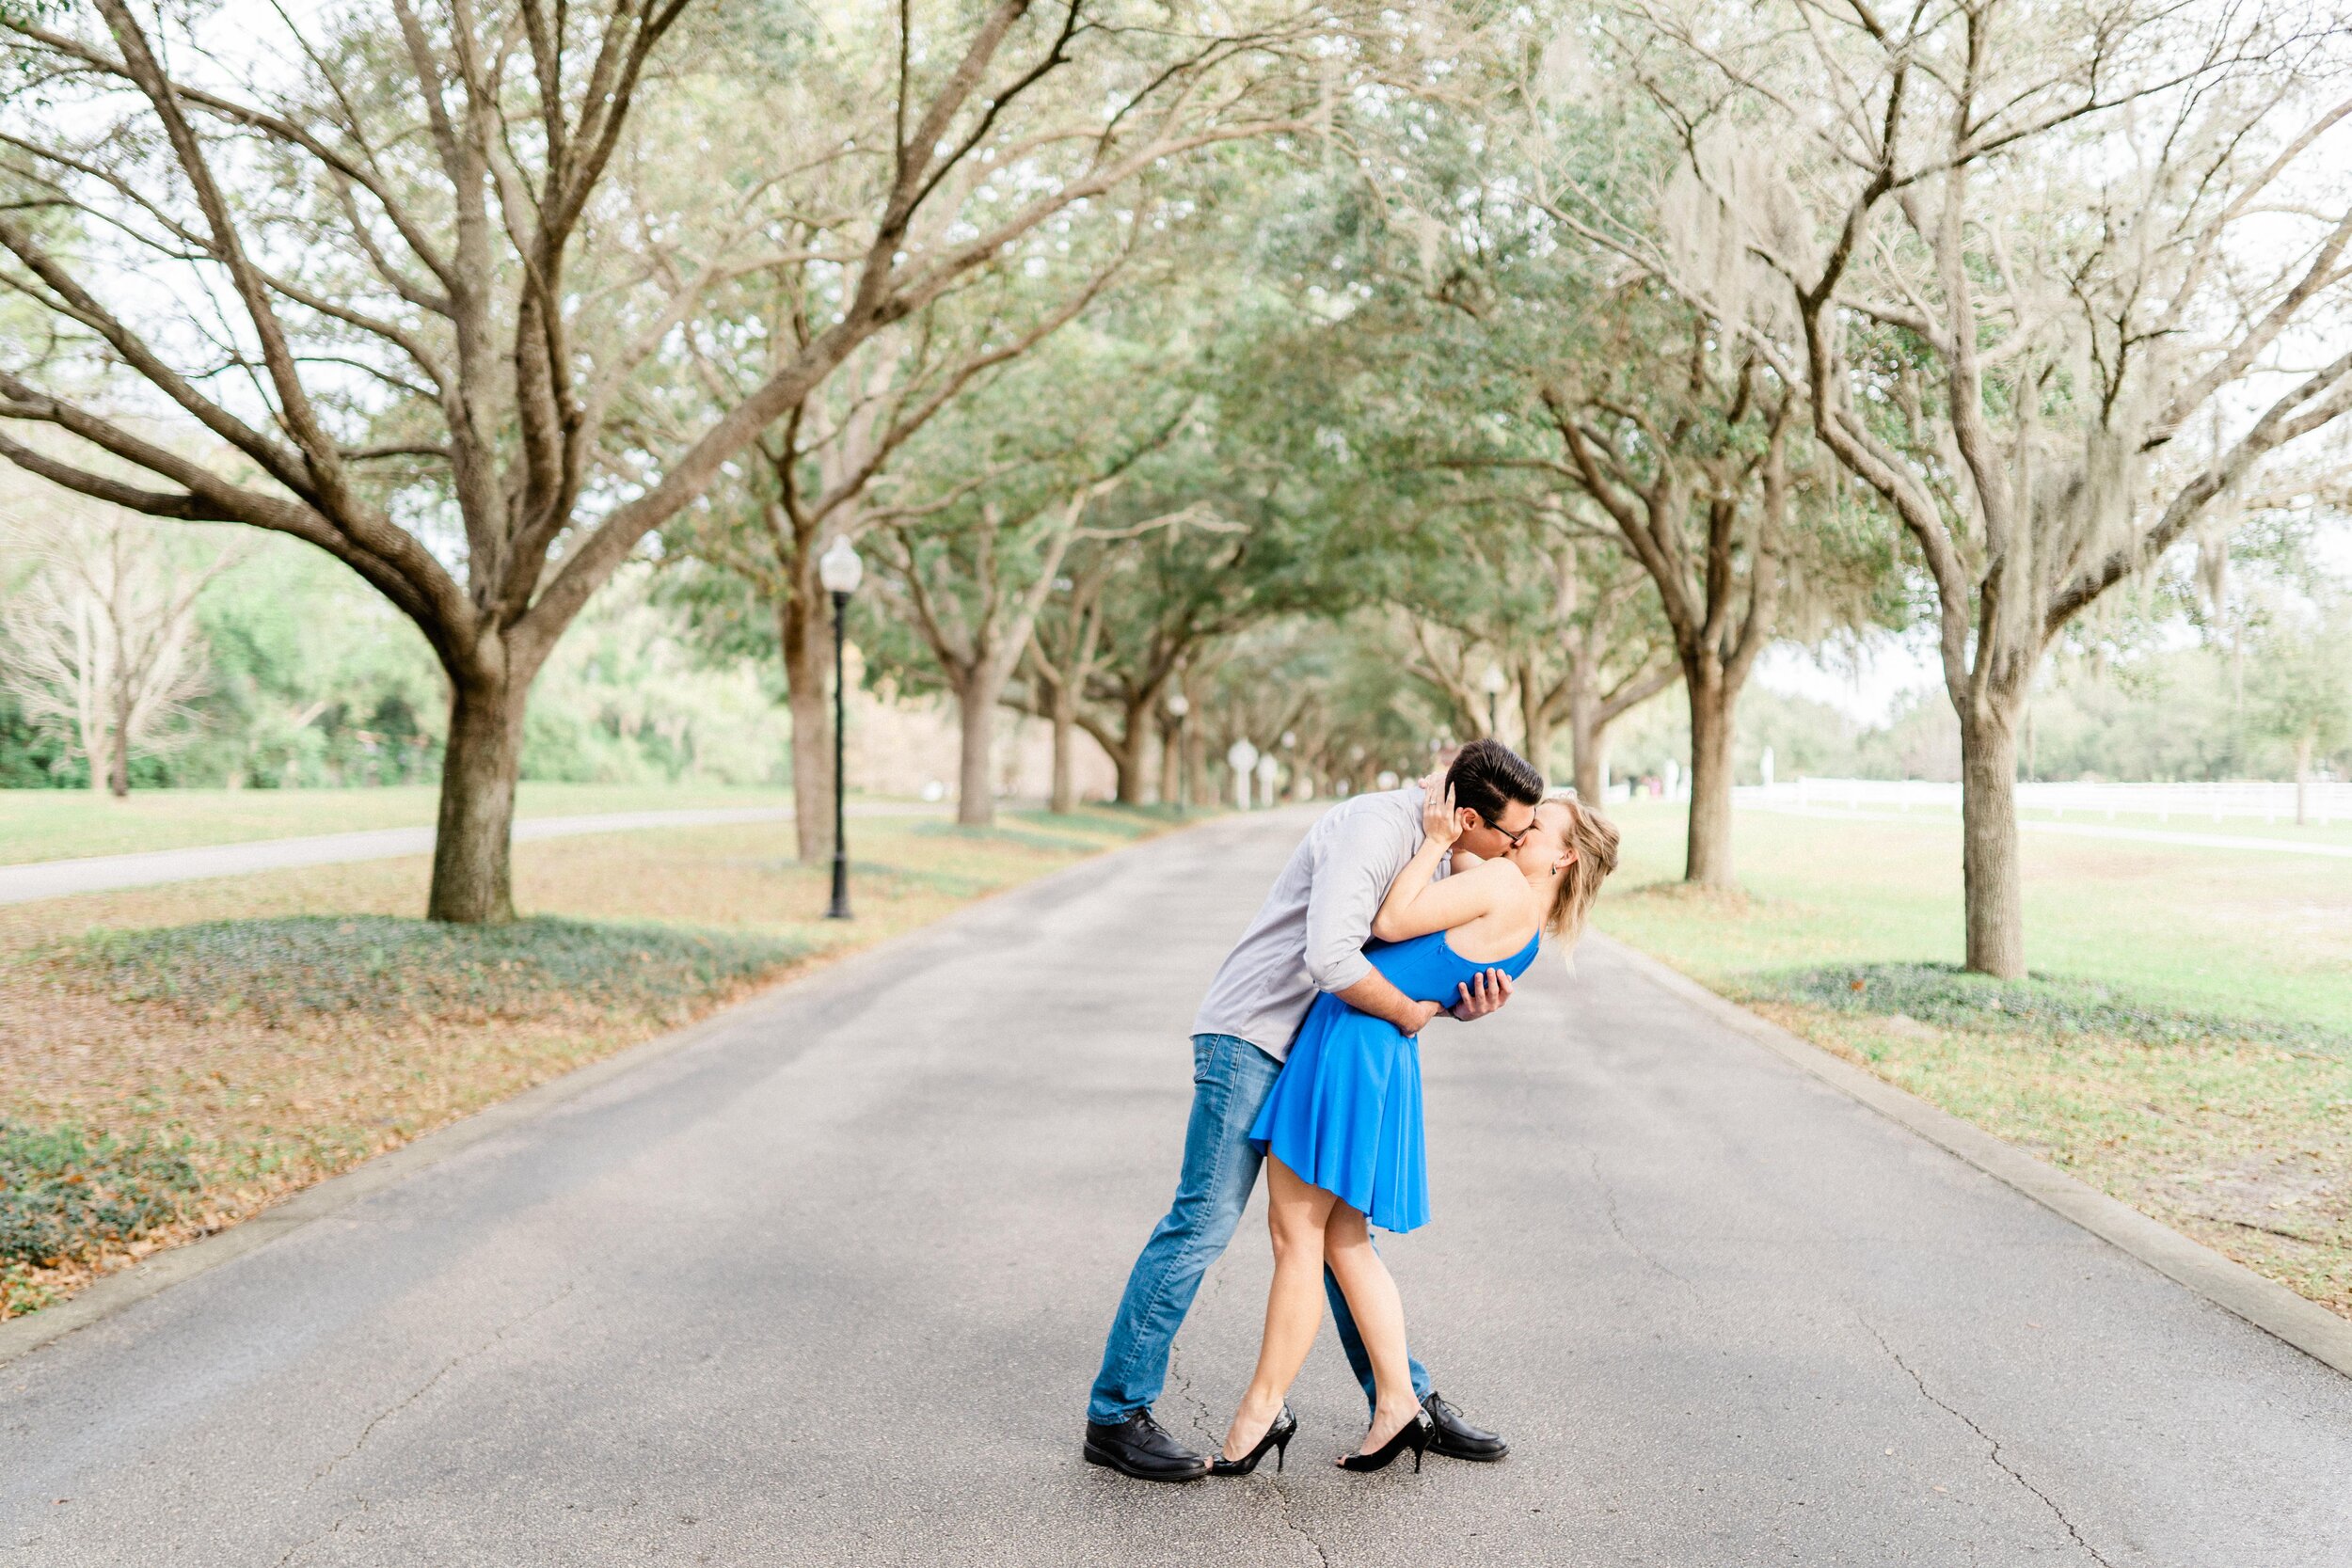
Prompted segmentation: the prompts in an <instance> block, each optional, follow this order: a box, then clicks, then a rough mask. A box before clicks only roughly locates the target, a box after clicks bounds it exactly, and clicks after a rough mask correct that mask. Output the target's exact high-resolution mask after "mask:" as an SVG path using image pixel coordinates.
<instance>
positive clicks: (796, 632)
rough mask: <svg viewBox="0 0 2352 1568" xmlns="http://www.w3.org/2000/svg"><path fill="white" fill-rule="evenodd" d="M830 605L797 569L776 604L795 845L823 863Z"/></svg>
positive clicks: (828, 821) (829, 840) (829, 751)
mask: <svg viewBox="0 0 2352 1568" xmlns="http://www.w3.org/2000/svg"><path fill="white" fill-rule="evenodd" d="M803 578H806V580H802V579H803ZM831 611H832V604H831V602H830V601H829V600H828V599H827V598H826V596H825V591H824V587H823V585H822V584H820V583H818V582H817V581H816V580H815V578H811V577H809V576H808V574H806V573H804V572H797V571H796V572H795V573H794V585H793V587H792V589H791V590H790V591H789V592H787V593H786V594H785V595H784V598H783V602H782V603H780V604H779V605H778V606H777V607H776V629H777V632H778V634H779V636H780V637H781V639H782V641H783V643H784V681H785V689H786V694H785V700H786V704H787V707H788V709H789V710H790V713H791V716H792V837H793V847H794V848H795V850H796V851H797V852H798V853H799V855H800V859H801V863H802V864H803V865H817V864H819V863H823V862H824V861H825V860H827V859H828V858H829V857H830V856H831V855H832V853H833V704H832V701H831V695H830V691H831V687H832V683H833V615H832V613H831Z"/></svg>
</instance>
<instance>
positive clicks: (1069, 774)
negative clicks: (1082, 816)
mask: <svg viewBox="0 0 2352 1568" xmlns="http://www.w3.org/2000/svg"><path fill="white" fill-rule="evenodd" d="M1052 721H1053V725H1054V798H1053V800H1052V801H1051V802H1050V804H1051V806H1052V808H1053V810H1054V812H1055V814H1056V815H1057V816H1068V815H1069V814H1070V813H1072V812H1073V811H1076V810H1077V809H1078V781H1077V766H1076V759H1075V758H1074V757H1073V755H1072V754H1071V753H1072V752H1073V749H1074V748H1075V747H1076V744H1077V739H1078V737H1077V733H1076V732H1077V728H1078V696H1077V693H1076V692H1074V691H1073V690H1072V689H1071V683H1070V682H1068V681H1064V682H1062V683H1061V685H1059V686H1057V687H1056V688H1055V689H1054V704H1053V714H1052Z"/></svg>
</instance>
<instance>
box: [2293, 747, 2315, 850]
mask: <svg viewBox="0 0 2352 1568" xmlns="http://www.w3.org/2000/svg"><path fill="white" fill-rule="evenodd" d="M2311 788H2312V737H2311V736H2309V735H2301V736H2296V741H2295V825H2296V827H2298V828H2300V827H2302V826H2304V825H2305V824H2306V823H2308V822H2309V821H2310V820H2311V818H2310V817H2308V816H2305V815H2304V803H2305V800H2304V798H2305V797H2306V796H2308V795H2309V794H2310V793H2311Z"/></svg>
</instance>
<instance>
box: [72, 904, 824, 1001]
mask: <svg viewBox="0 0 2352 1568" xmlns="http://www.w3.org/2000/svg"><path fill="white" fill-rule="evenodd" d="M809 951H810V947H809V944H807V943H805V942H795V941H790V940H787V939H785V938H780V937H776V936H768V935H755V934H750V933H745V932H739V931H694V930H686V929H680V928H677V927H669V926H652V925H643V924H631V925H608V924H602V923H596V922H590V921H580V920H562V919H556V918H553V917H549V916H539V917H536V918H533V919H528V920H518V921H516V922H515V923H513V924H512V925H507V926H493V927H464V926H447V925H439V924H436V923H434V922H431V921H425V920H414V919H404V918H401V917H399V916H394V915H381V914H376V915H342V916H338V915H294V916H290V917H285V918H280V919H264V920H215V921H206V922H202V923H200V924H198V925H193V926H178V927H167V928H165V929H161V930H150V931H94V932H91V933H90V934H89V935H87V936H86V937H84V938H83V939H82V940H81V942H79V943H78V944H76V945H75V946H74V947H73V948H72V949H70V950H69V951H68V954H67V956H66V957H67V962H68V963H69V964H71V965H72V967H73V968H74V969H75V970H77V971H78V972H79V975H78V977H79V978H80V979H82V981H83V982H84V983H85V984H87V985H89V986H91V987H94V988H97V989H99V990H103V991H104V992H105V993H107V994H108V995H109V996H111V997H112V999H113V1000H115V1001H118V1002H166V1003H169V1004H171V1005H172V1006H174V1007H175V1008H176V1009H177V1010H178V1011H179V1012H181V1013H182V1014H183V1016H185V1017H187V1018H190V1019H192V1020H196V1021H198V1022H210V1021H213V1020H216V1019H222V1018H227V1017H230V1016H232V1015H235V1014H239V1013H245V1014H248V1015H250V1016H251V1017H253V1018H255V1019H257V1020H259V1021H261V1022H263V1023H267V1024H270V1025H273V1026H278V1025H283V1024H286V1023H289V1022H294V1019H295V1018H297V1017H298V1016H300V1015H304V1014H310V1015H316V1016H336V1015H349V1014H360V1015H365V1016H368V1017H372V1018H398V1017H411V1016H431V1017H435V1018H453V1017H463V1018H499V1017H503V1016H513V1015H516V1014H520V1013H524V1012H529V1011H532V1010H535V1009H536V1007H537V1006H539V1005H540V1003H541V1002H542V1001H543V999H544V998H546V997H548V996H549V995H561V996H564V997H565V998H567V999H569V1000H570V1001H571V1002H572V1003H573V1004H575V1005H579V1006H589V1007H593V1008H595V1009H596V1010H597V1011H599V1012H602V1013H606V1014H608V1015H634V1016H638V1017H642V1018H646V1019H653V1020H660V1019H663V1018H667V1017H669V1016H671V1015H672V1014H674V1013H675V1011H676V1010H677V1009H678V1008H679V1007H680V1006H688V1005H691V1004H692V1003H694V1002H697V1001H699V1000H701V999H702V998H703V997H705V996H707V995H708V994H710V993H712V992H714V991H719V990H725V989H727V988H728V987H730V986H733V985H735V984H737V983H738V982H739V981H743V980H749V979H755V978H757V977H758V976H760V975H762V974H768V973H770V972H771V971H773V970H776V969H780V968H782V967H783V966H785V965H786V964H788V963H791V962H794V961H796V960H798V959H800V958H803V957H805V956H806V955H807V954H808V952H809Z"/></svg>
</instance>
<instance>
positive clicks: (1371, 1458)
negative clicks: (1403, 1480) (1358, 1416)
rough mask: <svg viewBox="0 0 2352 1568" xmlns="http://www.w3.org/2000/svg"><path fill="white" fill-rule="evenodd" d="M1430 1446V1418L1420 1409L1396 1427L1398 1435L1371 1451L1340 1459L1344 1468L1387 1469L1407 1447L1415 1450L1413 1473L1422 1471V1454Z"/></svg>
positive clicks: (1341, 1466)
mask: <svg viewBox="0 0 2352 1568" xmlns="http://www.w3.org/2000/svg"><path fill="white" fill-rule="evenodd" d="M1428 1448H1429V1418H1428V1417H1426V1416H1424V1415H1422V1414H1421V1412H1419V1411H1415V1412H1414V1413H1413V1418H1412V1419H1411V1420H1409V1421H1407V1422H1406V1423H1405V1424H1404V1425H1403V1426H1401V1427H1399V1428H1397V1429H1396V1435H1395V1436H1393V1437H1391V1438H1390V1439H1389V1440H1388V1441H1387V1442H1385V1443H1383V1444H1381V1445H1380V1446H1379V1447H1378V1448H1376V1449H1373V1450H1372V1452H1370V1453H1351V1454H1349V1455H1348V1456H1347V1457H1346V1458H1345V1459H1343V1460H1341V1461H1340V1468H1341V1469H1343V1470H1385V1469H1387V1468H1388V1467H1389V1465H1390V1462H1391V1461H1392V1460H1394V1459H1395V1458H1396V1456H1397V1455H1398V1454H1401V1453H1403V1452H1404V1451H1405V1450H1406V1449H1412V1450H1413V1473H1414V1474H1415V1475H1419V1474H1420V1473H1421V1456H1422V1454H1423V1453H1424V1452H1426V1451H1427V1450H1428Z"/></svg>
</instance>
